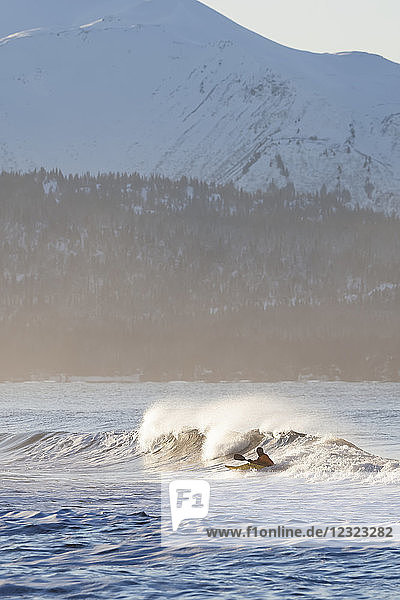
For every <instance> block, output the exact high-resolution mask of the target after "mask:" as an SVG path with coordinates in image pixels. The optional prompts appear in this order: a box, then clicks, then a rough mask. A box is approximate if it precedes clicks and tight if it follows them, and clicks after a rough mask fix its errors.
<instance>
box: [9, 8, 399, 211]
mask: <svg viewBox="0 0 400 600" xmlns="http://www.w3.org/2000/svg"><path fill="white" fill-rule="evenodd" d="M24 4H26V2H23V0H19V2H17V3H16V7H15V9H14V10H15V11H17V10H18V9H19V10H21V8H23V5H24ZM50 4H51V3H49V2H48V0H42V1H41V2H39V3H38V6H39V8H40V7H42V8H41V10H38V11H37V12H38V13H39V14H42V15H46V10H45V9H46V7H49V6H50ZM59 4H60V6H59V8H60V14H59V15H58V17H57V24H54V23H53V24H52V23H51V19H50V17H48V20H47V22H45V21H43V20H42V21H40V20H37V19H44V17H40V16H35V19H36V21H35V20H32V21H29V20H28V21H25V22H24V23H25V24H28V25H33V27H29V28H28V29H33V30H34V31H28V29H25V30H22V29H21V30H20V33H19V35H13V37H9V38H7V35H4V36H3V37H2V38H1V41H0V51H1V52H2V53H3V58H4V62H3V67H2V68H1V70H0V83H1V85H2V89H3V97H2V99H1V100H0V130H1V131H2V136H1V140H0V168H3V169H6V170H7V169H8V170H10V169H14V170H29V169H32V168H39V167H42V166H44V167H46V168H57V167H58V168H61V169H63V170H64V171H67V172H68V171H69V172H84V171H91V172H97V171H113V170H114V171H128V172H131V171H140V172H143V173H145V174H149V173H152V172H159V173H160V174H162V175H166V176H169V177H175V178H176V177H180V176H182V175H187V176H194V177H199V178H201V179H205V180H208V181H212V180H213V181H216V182H218V183H225V182H227V181H231V180H232V181H233V182H234V183H235V184H236V185H239V186H242V187H243V188H245V189H249V190H256V189H258V188H259V189H266V188H267V187H268V185H270V183H271V182H273V183H274V184H275V185H277V186H280V187H284V186H286V185H288V184H289V183H293V184H294V186H295V187H296V190H297V191H299V192H302V191H304V192H314V191H317V190H319V189H321V188H322V187H323V186H325V187H327V188H328V189H329V190H336V191H338V192H339V193H340V192H341V190H342V191H343V192H345V191H349V192H350V194H351V199H350V200H349V197H348V194H347V192H346V195H345V199H346V201H347V202H350V203H351V204H352V205H354V206H355V205H357V204H358V205H361V206H366V207H371V208H374V209H377V210H384V211H386V212H392V211H395V212H397V213H398V212H399V211H400V100H399V98H400V65H398V64H397V63H392V62H390V61H388V60H387V59H384V58H382V57H379V56H376V55H369V54H365V53H359V52H355V53H350V54H349V53H339V54H335V55H330V54H313V53H310V52H303V51H300V50H295V49H289V48H286V47H285V46H282V45H280V44H277V43H276V42H273V41H271V40H267V39H266V38H263V37H261V36H260V35H258V34H256V33H253V32H250V31H249V30H247V29H245V28H243V27H241V26H240V25H238V24H236V23H233V22H232V21H229V19H227V18H226V17H224V16H223V15H220V14H219V13H216V12H215V11H213V10H212V9H210V8H208V7H206V6H205V5H203V4H201V3H199V2H197V1H196V0H168V1H166V0H162V1H160V0H148V1H146V2H138V1H136V2H127V0H117V1H116V2H113V3H111V2H110V1H106V0H102V1H98V2H95V1H92V2H91V3H90V5H88V4H87V3H86V4H85V8H84V9H83V8H79V6H78V3H76V2H72V3H70V4H68V3H67V2H60V3H59ZM97 7H98V8H97ZM75 15H76V16H75ZM78 15H80V16H79V17H78ZM67 17H68V18H67ZM60 20H61V21H62V22H64V23H66V24H67V25H66V26H65V27H63V25H62V24H58V21H60ZM6 21H7V19H6ZM11 22H13V23H15V22H16V21H15V20H14V21H13V19H12V18H11V19H9V23H11ZM39 22H43V24H44V25H43V28H39V29H37V28H36V27H34V26H35V25H38V23H39ZM4 27H6V25H3V29H2V32H3V33H4V31H5V29H4ZM15 33H16V32H15V31H14V32H11V31H10V33H9V34H8V35H12V34H15Z"/></svg>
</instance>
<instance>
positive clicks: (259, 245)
mask: <svg viewBox="0 0 400 600" xmlns="http://www.w3.org/2000/svg"><path fill="white" fill-rule="evenodd" d="M348 199H349V198H348V195H347V194H346V193H341V194H340V197H337V196H336V195H334V194H328V193H327V192H326V190H321V192H320V193H319V194H315V195H313V196H311V195H310V196H304V195H302V196H297V195H296V193H295V190H294V188H293V187H292V186H289V187H287V188H285V189H283V190H278V189H276V188H275V187H274V186H271V187H270V189H269V191H268V192H265V193H261V192H259V193H254V194H250V193H246V192H243V191H242V190H237V189H235V188H234V187H233V186H224V187H218V186H214V185H207V184H205V183H202V182H199V181H197V180H188V179H185V178H183V179H181V180H180V181H171V180H168V179H165V178H161V177H150V178H145V177H141V176H139V175H137V174H134V175H124V174H108V175H98V176H97V177H93V176H89V175H86V176H75V177H73V176H69V177H64V176H63V175H62V173H60V172H58V171H55V172H51V173H47V172H45V171H43V170H42V171H39V172H33V173H28V174H15V173H14V174H13V173H3V174H1V175H0V248H1V250H0V339H1V346H0V379H18V378H21V379H22V378H30V377H32V378H34V377H46V376H50V375H52V376H53V375H57V374H64V375H66V376H68V375H91V374H94V375H124V374H133V373H140V374H141V377H142V378H143V379H145V380H160V379H161V380H165V379H186V380H192V379H205V380H221V379H222V380H232V379H234V380H236V379H252V380H260V381H262V380H277V379H297V378H298V377H313V378H321V377H326V378H332V379H336V378H338V379H358V380H359V379H387V380H399V379H400V311H399V307H400V271H399V266H400V220H399V219H397V218H395V217H388V216H385V215H383V214H377V213H373V212H370V211H366V210H350V209H349V208H347V207H346V201H348Z"/></svg>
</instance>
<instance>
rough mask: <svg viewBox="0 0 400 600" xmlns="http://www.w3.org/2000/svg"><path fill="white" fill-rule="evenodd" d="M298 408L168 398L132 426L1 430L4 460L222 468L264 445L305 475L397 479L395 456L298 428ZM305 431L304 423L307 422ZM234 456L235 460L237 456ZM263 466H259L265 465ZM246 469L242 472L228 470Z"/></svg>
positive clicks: (287, 468) (295, 473)
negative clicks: (179, 402) (173, 402)
mask: <svg viewBox="0 0 400 600" xmlns="http://www.w3.org/2000/svg"><path fill="white" fill-rule="evenodd" d="M291 422H292V423H293V424H294V425H299V424H300V425H303V426H304V427H305V428H306V425H307V424H306V423H305V422H303V423H300V422H299V420H298V418H297V415H296V412H294V414H293V415H292V416H290V411H289V412H288V410H287V409H285V410H282V411H279V410H277V407H276V405H275V407H274V410H273V411H272V410H271V407H270V406H268V404H267V407H265V403H264V404H263V406H262V407H261V405H260V406H259V407H258V408H257V407H255V405H254V402H252V404H251V410H250V408H249V405H248V403H246V402H243V401H241V402H238V403H236V404H235V403H232V402H228V401H225V402H221V403H213V404H208V405H202V406H192V407H187V406H186V407H185V408H181V407H178V406H168V405H166V404H165V403H163V404H162V405H155V406H153V407H152V408H150V409H148V410H147V411H146V413H145V414H144V416H143V419H142V423H141V425H140V427H139V429H137V430H131V431H119V432H118V431H106V432H96V433H68V432H38V433H25V434H22V433H21V434H6V433H2V434H0V464H1V465H2V466H3V468H4V467H7V468H8V467H10V466H11V465H12V466H14V467H18V466H19V468H24V467H25V466H27V467H28V468H29V469H31V468H32V469H33V468H35V465H36V466H39V467H40V469H51V468H53V467H55V466H56V465H58V466H61V465H62V466H68V469H70V470H73V469H74V468H82V467H93V466H95V467H103V466H104V467H106V466H108V465H112V466H116V468H118V464H122V463H123V464H125V465H126V463H130V468H133V469H135V470H137V471H140V469H145V470H147V469H150V470H175V469H178V470H179V469H185V468H188V467H189V468H191V469H193V468H195V469H196V470H201V471H202V472H203V473H204V471H205V472H207V471H209V474H210V475H211V474H212V473H215V472H219V471H224V472H226V473H227V474H228V472H227V471H225V467H224V465H225V464H226V463H227V462H230V464H233V463H234V462H235V461H234V460H233V455H234V454H235V453H240V454H246V455H247V456H249V457H255V449H256V448H257V446H262V447H263V448H264V450H265V452H267V454H269V455H270V456H271V458H272V459H273V461H274V463H275V466H273V467H271V468H269V469H267V470H266V471H265V472H268V473H271V472H274V473H276V474H277V475H279V476H284V477H291V478H298V477H301V478H305V479H307V480H309V481H323V480H344V479H360V480H363V481H369V482H372V483H374V482H376V483H399V482H400V462H399V461H398V460H394V459H388V458H382V457H380V456H377V455H374V454H371V453H369V452H367V451H365V450H363V449H362V448H359V447H357V446H356V445H354V444H353V443H351V442H350V441H347V440H345V439H342V438H340V437H338V436H331V435H320V434H316V433H301V432H299V430H298V429H294V427H293V426H291ZM306 431H307V429H306ZM237 464H239V463H237ZM263 473H264V472H263ZM229 475H230V476H243V473H237V474H235V473H231V472H230V473H229Z"/></svg>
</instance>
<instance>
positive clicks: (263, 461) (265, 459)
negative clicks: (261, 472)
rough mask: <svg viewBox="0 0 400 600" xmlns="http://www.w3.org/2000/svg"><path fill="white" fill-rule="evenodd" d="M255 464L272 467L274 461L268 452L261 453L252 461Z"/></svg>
mask: <svg viewBox="0 0 400 600" xmlns="http://www.w3.org/2000/svg"><path fill="white" fill-rule="evenodd" d="M251 462H252V463H253V464H255V465H265V466H266V467H272V465H273V464H274V462H273V461H272V460H271V459H270V457H269V456H268V454H261V456H259V457H258V458H257V459H256V460H252V461H251Z"/></svg>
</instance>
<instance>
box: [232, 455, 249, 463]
mask: <svg viewBox="0 0 400 600" xmlns="http://www.w3.org/2000/svg"><path fill="white" fill-rule="evenodd" d="M233 458H234V459H235V460H247V462H251V460H250V459H249V458H246V457H245V456H242V454H235V455H234V456H233Z"/></svg>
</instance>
